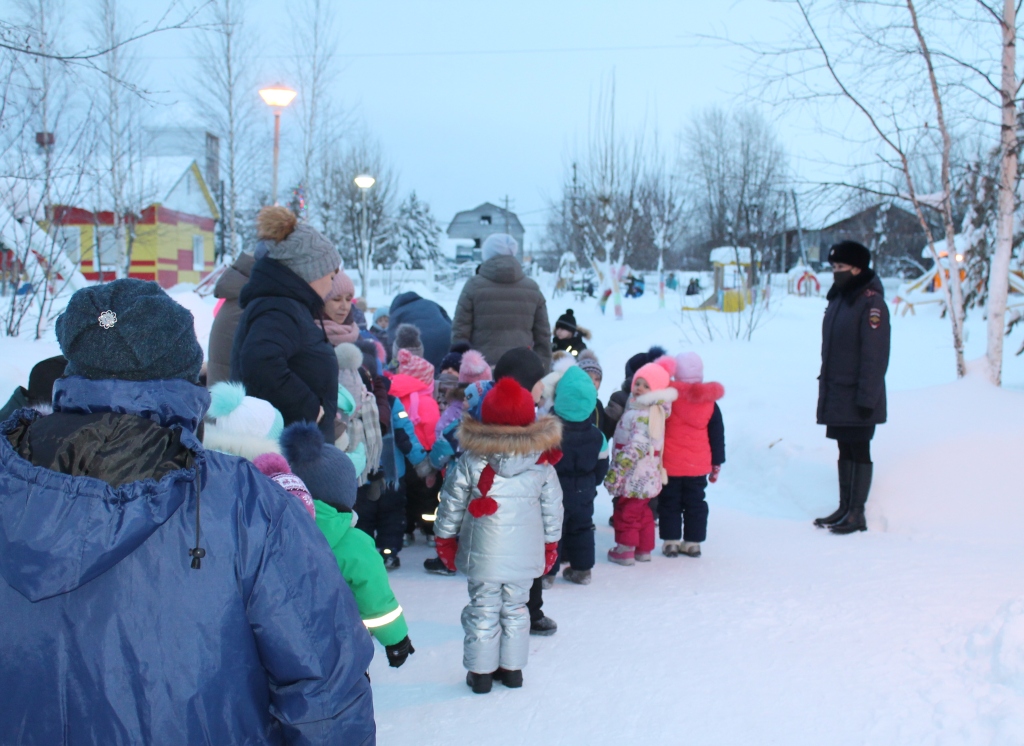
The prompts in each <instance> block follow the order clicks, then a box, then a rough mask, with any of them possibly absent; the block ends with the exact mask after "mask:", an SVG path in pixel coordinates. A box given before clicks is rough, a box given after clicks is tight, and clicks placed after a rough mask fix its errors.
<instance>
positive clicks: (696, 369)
mask: <svg viewBox="0 0 1024 746" xmlns="http://www.w3.org/2000/svg"><path fill="white" fill-rule="evenodd" d="M674 362H675V374H674V379H673V381H672V383H671V386H672V388H674V389H675V390H676V391H677V392H678V393H679V396H678V398H677V399H676V401H675V403H674V404H673V405H672V414H671V415H669V418H668V419H667V420H666V421H665V454H664V459H663V463H664V466H665V471H666V472H667V473H668V484H667V485H665V487H664V488H663V489H662V490H661V496H660V498H659V504H658V519H659V520H658V533H659V535H660V536H661V538H662V541H663V543H662V546H661V551H662V553H663V554H664V555H665V556H666V557H678V556H679V555H680V554H685V555H687V556H690V557H700V545H701V542H703V541H704V539H705V538H706V537H707V529H708V504H707V503H706V502H705V501H704V490H705V489H706V488H707V486H708V482H709V481H710V482H711V483H712V484H713V483H715V482H717V481H718V472H719V471H720V470H721V468H722V464H724V463H725V425H724V424H723V422H722V410H720V409H719V408H718V404H716V402H717V401H718V400H719V399H721V398H722V397H723V396H724V395H725V389H724V388H723V387H722V384H720V383H704V362H703V361H702V360H701V359H700V356H699V355H697V354H696V353H695V352H686V353H683V354H682V355H677V356H676V357H675V361H674Z"/></svg>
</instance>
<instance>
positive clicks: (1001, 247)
mask: <svg viewBox="0 0 1024 746" xmlns="http://www.w3.org/2000/svg"><path fill="white" fill-rule="evenodd" d="M1002 31H1003V40H1002V41H1003V73H1002V81H1001V85H1000V93H1001V95H1002V114H1003V117H1002V123H1001V125H1000V126H1001V132H1000V145H1001V147H1000V150H1001V157H1000V164H999V202H998V205H999V206H998V213H997V215H996V247H995V253H994V254H993V255H992V263H991V266H990V268H989V278H988V309H987V310H988V344H987V346H986V349H985V357H986V361H987V363H988V366H987V373H988V379H989V380H990V381H991V382H992V383H993V384H995V385H996V386H999V385H1000V384H1001V382H1002V373H1003V337H1004V331H1003V330H1004V326H1005V324H1006V300H1007V296H1008V294H1009V291H1010V257H1011V255H1012V253H1013V224H1014V212H1015V208H1016V202H1017V199H1016V194H1015V191H1014V181H1015V180H1016V177H1017V107H1016V106H1015V103H1014V99H1015V97H1016V93H1017V72H1016V64H1017V38H1016V37H1017V9H1016V7H1015V6H1014V0H1003V18H1002Z"/></svg>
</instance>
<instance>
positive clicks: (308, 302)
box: [231, 207, 341, 443]
mask: <svg viewBox="0 0 1024 746" xmlns="http://www.w3.org/2000/svg"><path fill="white" fill-rule="evenodd" d="M257 227H258V229H259V232H260V238H261V239H263V240H264V241H266V242H267V244H268V246H269V250H268V251H267V255H266V256H264V257H263V258H262V259H259V260H257V261H256V264H254V265H253V268H252V273H251V274H250V276H249V282H248V283H246V285H245V287H244V288H242V292H241V294H240V295H239V298H238V304H239V305H240V306H241V307H242V318H241V320H240V321H239V322H238V329H237V330H236V331H235V341H234V345H233V347H232V350H231V379H232V380H233V381H240V382H241V383H242V384H244V385H245V390H246V393H248V394H249V395H250V396H255V397H257V398H259V399H265V400H266V401H268V402H270V403H271V404H273V405H274V406H275V407H276V408H277V410H278V411H279V412H280V413H281V415H282V416H283V417H284V424H285V425H290V424H291V423H293V422H303V421H305V422H315V423H317V424H318V425H319V426H320V430H321V432H323V434H324V438H326V439H327V442H329V443H333V442H334V440H335V432H334V420H335V414H336V413H337V410H338V359H337V357H335V355H334V347H333V346H332V345H331V343H330V342H329V341H328V339H327V335H326V333H325V332H324V330H323V329H322V328H321V327H320V326H319V325H318V324H317V323H316V322H315V319H322V318H323V312H324V311H323V308H324V297H325V296H326V295H327V294H328V293H329V292H330V291H331V282H332V280H333V278H334V275H335V274H336V273H337V272H338V267H339V265H340V264H341V257H340V256H339V254H338V252H337V251H336V250H335V249H334V246H333V245H331V243H330V242H329V241H327V239H325V238H324V237H323V236H321V235H320V234H319V233H317V232H316V231H315V230H314V229H313V228H311V227H309V226H308V225H306V224H297V221H296V218H295V216H294V215H293V214H292V212H291V211H290V210H288V209H287V208H284V207H265V208H263V210H261V211H260V215H259V218H257Z"/></svg>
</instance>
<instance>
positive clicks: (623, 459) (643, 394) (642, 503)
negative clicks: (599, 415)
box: [604, 361, 678, 565]
mask: <svg viewBox="0 0 1024 746" xmlns="http://www.w3.org/2000/svg"><path fill="white" fill-rule="evenodd" d="M659 363H660V361H659V362H654V363H647V364H646V365H644V366H642V367H641V368H640V369H639V370H637V372H636V373H635V374H634V375H633V381H632V388H631V390H630V396H629V400H628V401H627V402H626V410H625V412H624V413H623V415H622V419H620V420H619V424H618V425H616V427H615V437H614V439H613V449H612V464H611V467H610V468H609V470H608V476H607V477H605V480H604V484H605V487H607V488H608V491H609V492H610V493H611V494H612V496H613V497H616V498H618V499H617V500H616V501H615V512H614V514H613V516H612V519H613V523H612V525H613V526H614V527H615V541H616V546H615V548H614V549H610V550H608V559H609V560H610V561H611V562H614V563H616V564H619V565H632V564H634V563H635V562H650V561H651V551H652V550H653V549H654V515H653V514H652V513H651V510H650V508H649V507H648V503H650V501H651V498H654V497H657V496H658V495H659V494H660V493H661V488H662V486H663V485H664V484H665V483H666V482H667V481H668V480H667V477H666V474H665V469H664V467H663V466H662V449H663V448H664V446H665V420H666V419H667V418H668V416H669V414H671V413H672V402H673V401H675V400H676V398H677V396H678V392H677V391H676V390H675V389H674V388H671V386H670V385H669V384H670V383H671V375H670V373H669V370H668V369H667V367H666V366H665V365H661V364H659Z"/></svg>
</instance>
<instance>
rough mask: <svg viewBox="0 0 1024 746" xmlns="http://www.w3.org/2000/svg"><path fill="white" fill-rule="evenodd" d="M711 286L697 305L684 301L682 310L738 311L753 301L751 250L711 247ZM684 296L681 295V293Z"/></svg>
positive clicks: (739, 247)
mask: <svg viewBox="0 0 1024 746" xmlns="http://www.w3.org/2000/svg"><path fill="white" fill-rule="evenodd" d="M710 259H711V267H712V269H713V270H714V288H713V289H712V291H711V295H709V296H708V297H707V298H706V299H705V300H704V301H703V302H702V303H701V304H700V305H698V306H696V307H694V306H690V305H686V304H685V301H684V306H683V310H685V311H721V312H723V313H739V312H740V311H743V310H744V309H745V308H746V307H747V306H748V305H750V303H752V302H753V292H752V284H753V283H752V274H753V273H752V267H751V261H757V259H758V257H757V256H756V255H755V253H754V251H753V250H752V249H750V248H748V247H745V246H719V247H718V248H717V249H712V250H711V255H710ZM684 297H685V296H684Z"/></svg>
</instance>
